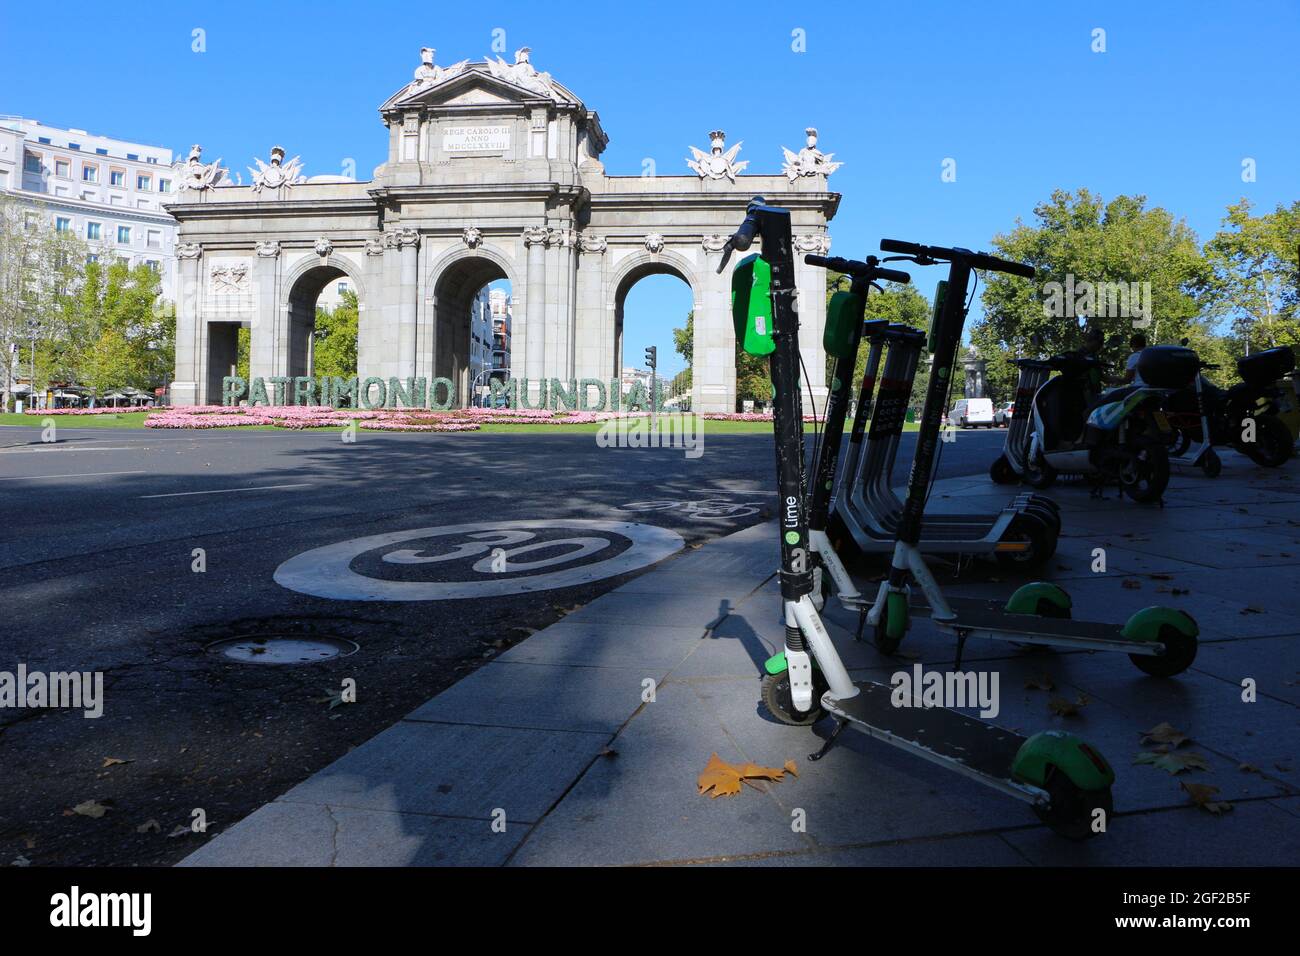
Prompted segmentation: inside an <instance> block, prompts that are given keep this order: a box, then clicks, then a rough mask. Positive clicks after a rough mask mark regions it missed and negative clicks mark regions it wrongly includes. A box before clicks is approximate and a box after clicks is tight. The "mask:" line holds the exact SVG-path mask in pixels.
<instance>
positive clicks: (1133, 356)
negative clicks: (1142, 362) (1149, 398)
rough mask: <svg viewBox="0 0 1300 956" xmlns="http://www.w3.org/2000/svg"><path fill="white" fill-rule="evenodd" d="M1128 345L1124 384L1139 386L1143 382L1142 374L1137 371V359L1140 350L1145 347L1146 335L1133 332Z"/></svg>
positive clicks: (1140, 352) (1140, 353)
mask: <svg viewBox="0 0 1300 956" xmlns="http://www.w3.org/2000/svg"><path fill="white" fill-rule="evenodd" d="M1128 347H1129V348H1130V349H1131V350H1132V351H1131V352H1129V356H1128V361H1126V362H1125V363H1124V384H1125V385H1136V386H1138V387H1139V388H1141V387H1142V386H1143V384H1145V383H1144V382H1143V381H1142V375H1141V373H1139V372H1138V359H1139V358H1140V357H1141V355H1142V350H1143V349H1144V348H1146V347H1147V337H1146V335H1145V334H1144V333H1142V332H1134V333H1133V335H1132V336H1131V337H1130V338H1129V340H1128Z"/></svg>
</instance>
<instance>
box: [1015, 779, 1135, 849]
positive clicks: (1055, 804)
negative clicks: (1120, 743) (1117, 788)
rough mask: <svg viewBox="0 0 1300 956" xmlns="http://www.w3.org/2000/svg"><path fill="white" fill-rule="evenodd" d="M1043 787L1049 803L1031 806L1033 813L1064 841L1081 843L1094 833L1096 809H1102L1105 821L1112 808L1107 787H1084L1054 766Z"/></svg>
mask: <svg viewBox="0 0 1300 956" xmlns="http://www.w3.org/2000/svg"><path fill="white" fill-rule="evenodd" d="M1044 789H1046V790H1047V792H1048V794H1049V795H1050V796H1051V803H1049V804H1048V805H1047V806H1046V807H1041V806H1035V807H1034V812H1035V813H1036V814H1038V819H1040V820H1042V821H1043V822H1044V823H1045V824H1047V826H1048V827H1049V828H1050V829H1051V831H1052V832H1053V833H1055V834H1056V835H1057V836H1061V837H1065V839H1067V840H1074V841H1075V842H1082V841H1083V840H1087V839H1090V838H1091V837H1094V836H1096V835H1097V831H1096V830H1094V829H1093V821H1094V820H1095V819H1096V818H1097V811H1098V810H1100V811H1101V812H1102V814H1103V816H1102V819H1103V820H1105V821H1107V822H1109V820H1110V817H1111V814H1112V813H1114V811H1115V802H1114V799H1113V797H1112V796H1111V792H1110V787H1103V788H1101V789H1100V790H1084V789H1082V788H1081V787H1079V786H1078V785H1077V784H1076V783H1075V782H1074V781H1073V780H1071V779H1070V778H1069V777H1068V776H1066V775H1065V774H1064V773H1063V772H1062V771H1061V770H1060V769H1058V768H1056V767H1053V768H1052V770H1051V774H1050V775H1049V776H1048V778H1047V784H1046V787H1045V788H1044Z"/></svg>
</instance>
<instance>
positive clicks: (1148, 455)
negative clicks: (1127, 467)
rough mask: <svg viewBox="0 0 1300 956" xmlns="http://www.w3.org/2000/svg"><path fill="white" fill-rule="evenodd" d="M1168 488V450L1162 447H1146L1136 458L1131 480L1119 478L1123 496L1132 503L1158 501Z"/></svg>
mask: <svg viewBox="0 0 1300 956" xmlns="http://www.w3.org/2000/svg"><path fill="white" fill-rule="evenodd" d="M1168 486H1169V449H1168V448H1166V447H1165V446H1164V445H1146V446H1145V447H1143V448H1141V449H1140V450H1139V451H1138V453H1137V457H1136V462H1135V469H1134V475H1133V479H1132V480H1131V481H1126V480H1124V478H1123V477H1121V478H1120V487H1121V488H1123V489H1124V494H1126V495H1128V496H1129V497H1130V498H1132V499H1133V500H1134V501H1141V502H1144V503H1145V502H1149V501H1159V500H1160V496H1161V495H1163V494H1164V493H1165V488H1167V487H1168Z"/></svg>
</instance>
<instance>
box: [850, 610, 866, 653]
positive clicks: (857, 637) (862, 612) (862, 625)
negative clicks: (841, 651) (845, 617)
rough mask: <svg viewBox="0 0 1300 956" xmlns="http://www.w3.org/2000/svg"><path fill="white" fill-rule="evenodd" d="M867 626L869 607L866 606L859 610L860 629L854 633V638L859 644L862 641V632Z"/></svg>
mask: <svg viewBox="0 0 1300 956" xmlns="http://www.w3.org/2000/svg"><path fill="white" fill-rule="evenodd" d="M866 626H867V609H866V608H865V607H864V608H863V609H862V610H860V611H859V612H858V629H857V631H856V632H855V633H854V635H853V639H854V640H855V641H857V642H858V643H859V644H861V643H862V632H863V630H864V629H865V628H866Z"/></svg>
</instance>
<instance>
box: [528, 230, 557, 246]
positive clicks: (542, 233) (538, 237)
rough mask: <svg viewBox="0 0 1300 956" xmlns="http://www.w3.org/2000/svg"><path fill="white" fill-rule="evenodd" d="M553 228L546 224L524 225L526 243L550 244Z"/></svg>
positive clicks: (533, 244)
mask: <svg viewBox="0 0 1300 956" xmlns="http://www.w3.org/2000/svg"><path fill="white" fill-rule="evenodd" d="M550 242H551V230H549V229H547V228H546V227H545V226H525V227H524V245H525V246H536V245H543V246H546V245H550Z"/></svg>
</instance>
